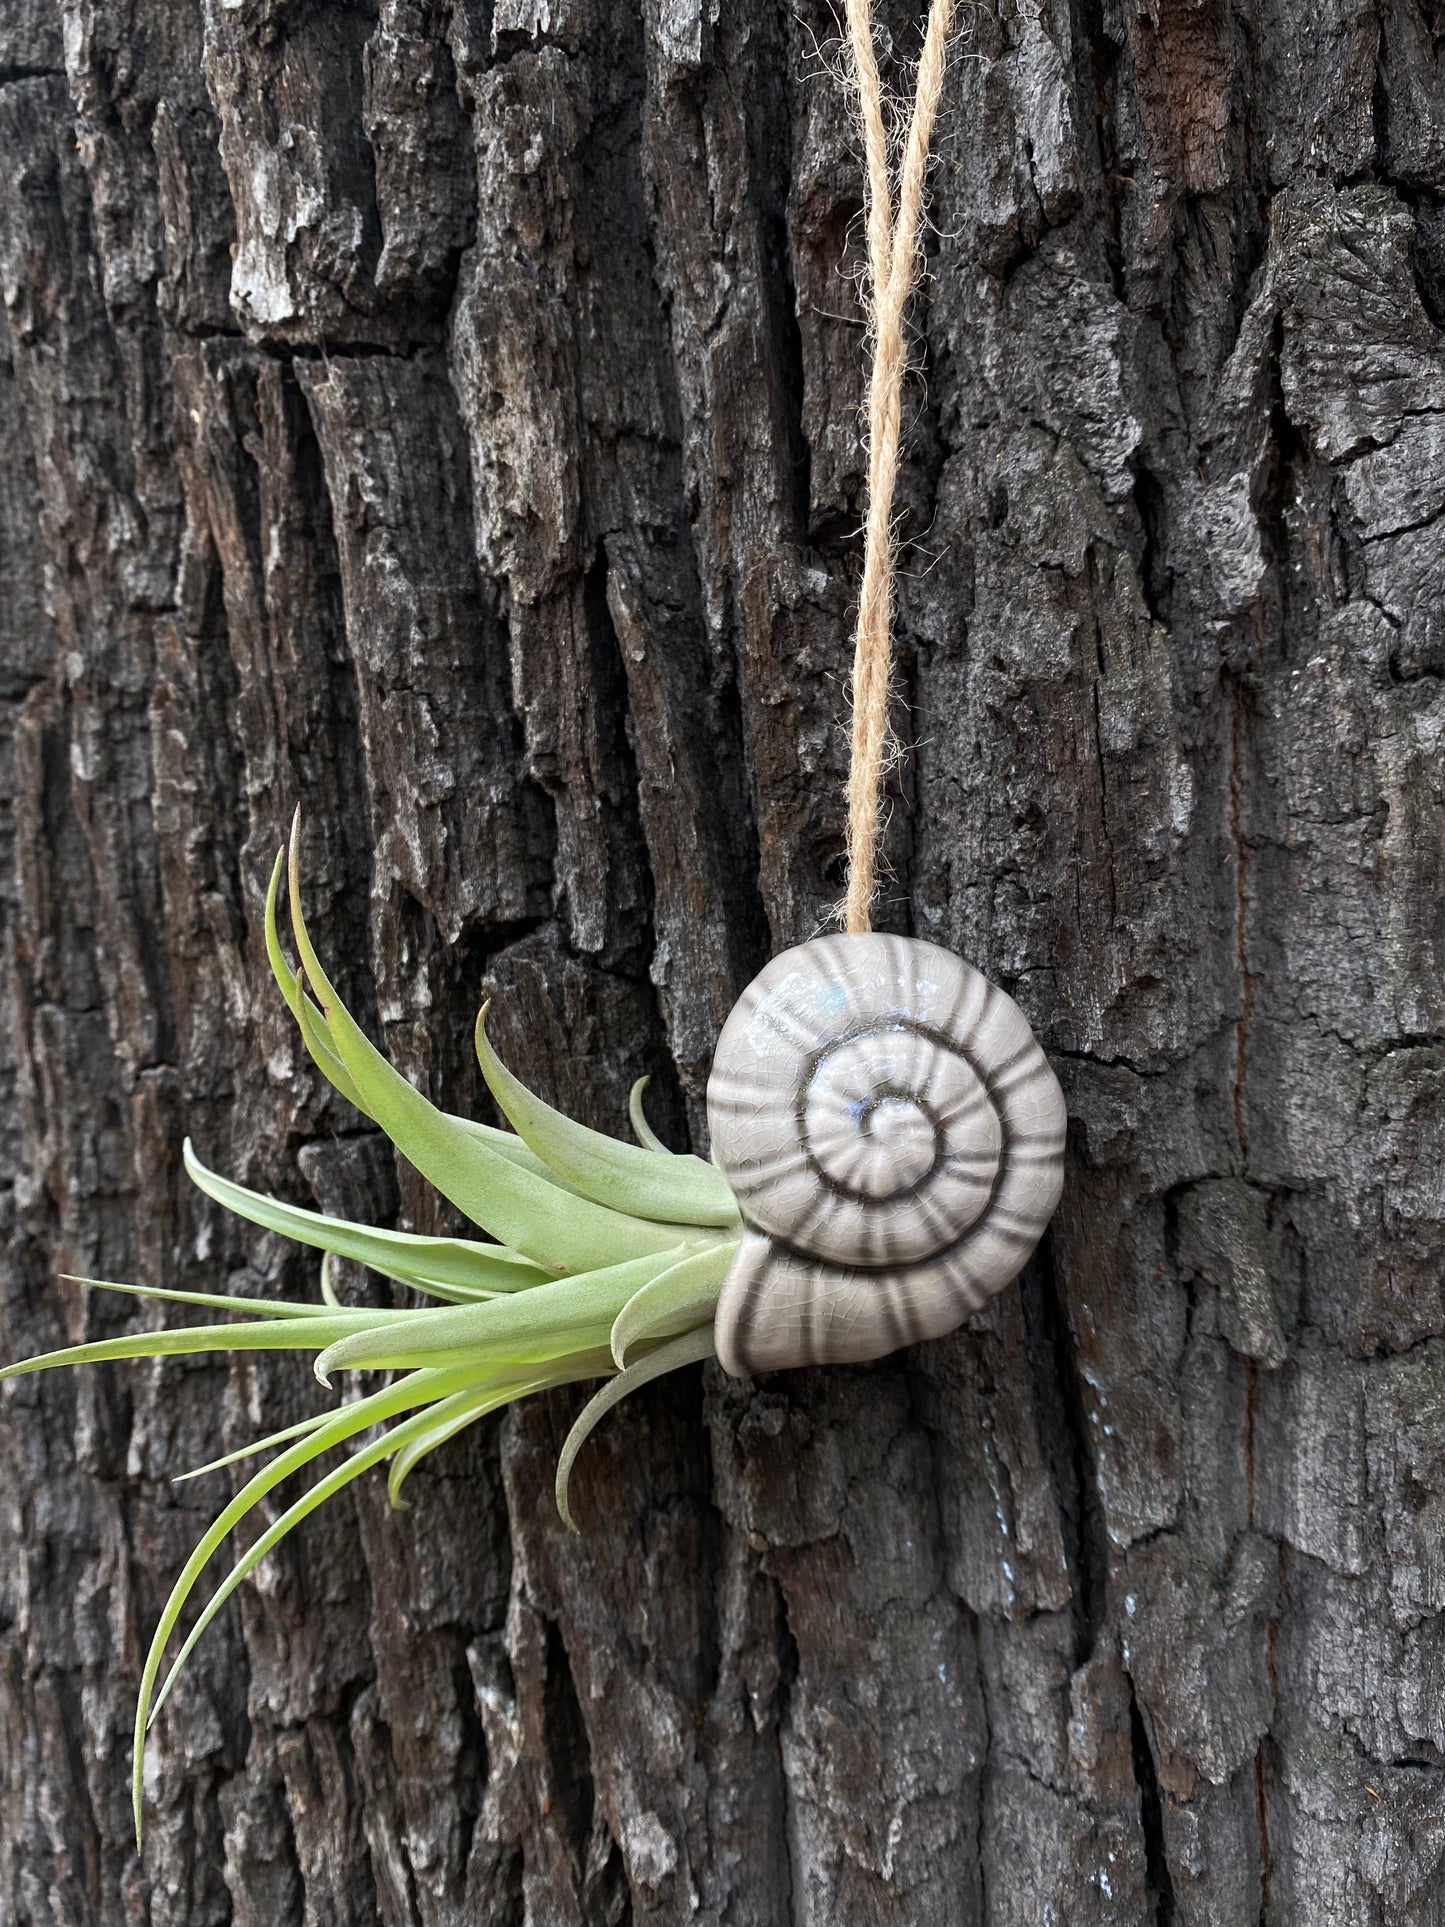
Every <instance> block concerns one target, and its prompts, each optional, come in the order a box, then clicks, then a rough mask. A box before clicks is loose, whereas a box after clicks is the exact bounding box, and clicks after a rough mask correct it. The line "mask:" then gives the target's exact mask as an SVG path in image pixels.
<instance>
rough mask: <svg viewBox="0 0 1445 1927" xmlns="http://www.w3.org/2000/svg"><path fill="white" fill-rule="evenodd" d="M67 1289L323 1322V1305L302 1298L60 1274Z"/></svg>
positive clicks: (260, 1316)
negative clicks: (178, 1288)
mask: <svg viewBox="0 0 1445 1927" xmlns="http://www.w3.org/2000/svg"><path fill="white" fill-rule="evenodd" d="M60 1276H61V1279H62V1281H63V1282H64V1283H65V1284H67V1285H84V1286H85V1288H86V1290H87V1291H119V1292H123V1293H124V1294H125V1296H126V1297H127V1298H159V1299H161V1300H163V1301H164V1302H165V1303H166V1304H170V1305H201V1306H204V1307H205V1308H206V1309H207V1310H214V1311H244V1312H251V1313H253V1314H254V1315H255V1316H256V1317H257V1318H324V1317H325V1316H326V1307H325V1305H311V1304H308V1303H307V1302H306V1300H305V1299H303V1298H238V1297H235V1296H234V1295H232V1294H231V1293H230V1292H224V1291H175V1290H173V1289H172V1288H171V1287H170V1286H168V1285H123V1284H120V1283H119V1282H118V1281H117V1280H115V1279H113V1278H78V1277H77V1276H76V1275H75V1273H74V1272H71V1271H63V1272H62V1273H61V1274H60Z"/></svg>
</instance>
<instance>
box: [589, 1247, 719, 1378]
mask: <svg viewBox="0 0 1445 1927" xmlns="http://www.w3.org/2000/svg"><path fill="white" fill-rule="evenodd" d="M736 1251H737V1246H736V1245H735V1244H726V1245H715V1246H714V1247H713V1248H712V1249H711V1250H709V1251H702V1252H698V1253H697V1254H696V1255H695V1256H693V1257H690V1258H684V1259H683V1260H682V1262H681V1263H680V1264H676V1265H673V1266H672V1268H671V1269H670V1270H668V1271H665V1272H663V1274H662V1276H661V1277H660V1278H654V1279H653V1280H652V1281H651V1283H649V1284H646V1285H643V1286H641V1287H640V1288H639V1289H638V1290H637V1291H635V1292H634V1293H633V1295H632V1296H631V1297H630V1298H629V1299H628V1301H627V1303H626V1304H625V1305H624V1306H623V1307H622V1309H621V1311H620V1312H618V1314H617V1316H616V1318H615V1319H614V1320H613V1321H612V1330H611V1332H610V1334H609V1337H608V1343H609V1345H610V1347H611V1351H612V1357H613V1360H614V1362H615V1364H616V1366H617V1369H618V1371H625V1370H626V1368H627V1354H628V1352H629V1351H631V1349H632V1347H633V1346H634V1345H639V1344H654V1343H656V1342H657V1341H658V1340H659V1339H663V1338H676V1337H678V1336H680V1335H681V1334H682V1333H683V1332H690V1331H693V1330H695V1329H696V1328H697V1327H698V1326H699V1325H707V1326H709V1327H711V1325H712V1321H713V1315H714V1313H715V1312H716V1310H717V1301H718V1293H719V1292H720V1291H721V1290H722V1284H723V1280H724V1279H725V1278H726V1277H727V1275H728V1268H729V1267H730V1265H731V1264H732V1261H733V1256H734V1254H735V1253H736Z"/></svg>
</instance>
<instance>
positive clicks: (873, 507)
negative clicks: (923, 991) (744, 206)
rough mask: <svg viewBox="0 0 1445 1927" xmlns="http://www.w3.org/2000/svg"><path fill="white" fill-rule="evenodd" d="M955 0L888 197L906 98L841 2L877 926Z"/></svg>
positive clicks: (933, 37) (866, 840) (864, 732)
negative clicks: (932, 219) (858, 162)
mask: <svg viewBox="0 0 1445 1927" xmlns="http://www.w3.org/2000/svg"><path fill="white" fill-rule="evenodd" d="M956 5H957V0H931V4H930V6H929V9H928V26H927V28H926V30H925V32H924V36H923V54H922V57H921V58H920V60H919V63H918V78H917V82H916V84H915V88H914V95H913V111H912V113H911V114H910V116H909V119H908V127H907V132H906V135H905V136H904V138H903V143H902V154H901V157H900V160H899V164H898V185H897V193H896V196H895V192H894V185H893V173H892V168H891V166H890V148H891V146H892V145H893V139H892V138H891V136H893V135H894V133H895V130H898V131H901V129H902V107H903V103H902V102H901V101H896V100H894V99H892V98H891V97H890V96H889V95H888V94H887V93H886V92H885V90H884V87H883V84H882V82H881V81H880V79H879V76H878V58H877V54H876V51H875V49H874V45H873V16H872V8H871V4H870V0H847V15H848V45H849V51H850V54H851V57H852V65H853V79H854V83H855V85H856V87H857V90H858V110H859V118H860V120H861V122H862V128H863V151H864V157H865V160H866V163H867V166H866V172H865V182H866V193H865V207H866V210H867V235H868V276H867V280H868V291H867V300H866V303H865V306H866V308H867V312H868V320H869V324H870V332H871V334H872V339H873V363H872V368H871V370H870V372H869V378H868V430H867V433H868V447H867V453H868V520H867V525H866V529H865V534H864V545H863V587H862V591H861V594H860V597H859V602H858V632H857V640H856V643H855V646H854V652H853V743H852V752H851V756H850V760H849V766H848V895H847V898H846V900H845V904H844V921H845V927H846V928H847V929H848V930H849V931H850V932H857V931H865V930H869V929H871V928H872V916H873V901H874V898H875V896H876V895H877V892H878V868H879V854H878V851H879V843H880V841H881V838H882V833H883V778H884V774H885V772H886V770H887V767H888V763H889V760H890V755H891V749H892V741H891V734H890V730H889V723H888V693H889V679H890V675H891V671H892V654H893V571H894V561H895V542H894V532H893V491H894V486H895V484H896V482H897V479H898V438H899V429H900V423H901V418H902V407H903V375H904V370H905V368H906V366H907V359H908V358H907V354H906V351H905V348H904V342H903V317H904V312H905V310H906V308H907V306H908V297H909V296H910V295H911V294H912V292H913V287H914V283H915V282H916V280H917V278H918V262H919V255H920V245H919V243H920V239H921V228H922V220H923V196H924V187H925V184H926V180H927V174H928V149H929V144H930V142H931V141H932V138H933V124H934V121H935V120H936V119H937V116H938V101H939V96H940V94H941V93H942V91H943V75H944V68H945V65H946V61H947V50H948V35H949V31H950V29H951V27H952V25H953V16H954V11H955V8H956Z"/></svg>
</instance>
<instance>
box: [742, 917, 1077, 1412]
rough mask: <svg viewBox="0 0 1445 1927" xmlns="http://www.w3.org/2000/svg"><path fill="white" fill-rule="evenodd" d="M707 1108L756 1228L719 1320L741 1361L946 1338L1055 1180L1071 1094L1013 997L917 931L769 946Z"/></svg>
mask: <svg viewBox="0 0 1445 1927" xmlns="http://www.w3.org/2000/svg"><path fill="white" fill-rule="evenodd" d="M707 1114H708V1126H709V1129H710V1131H711V1134H712V1155H713V1160H714V1162H715V1163H716V1164H717V1165H718V1167H719V1169H720V1170H721V1171H722V1173H723V1175H724V1176H725V1177H726V1179H727V1181H728V1183H729V1184H730V1185H731V1186H732V1188H733V1191H734V1193H735V1194H736V1196H737V1199H738V1203H739V1205H740V1207H741V1209H742V1214H743V1218H744V1221H745V1224H746V1226H747V1229H746V1231H745V1233H744V1236H743V1240H742V1243H741V1245H740V1246H739V1249H738V1254H737V1257H736V1259H735V1261H734V1263H733V1266H732V1269H731V1271H730V1272H729V1273H728V1277H727V1281H726V1283H725V1284H724V1286H723V1289H722V1295H721V1298H720V1300H719V1303H718V1310H717V1316H716V1320H715V1336H716V1341H717V1350H718V1357H719V1359H720V1361H721V1363H722V1365H723V1367H724V1369H725V1370H726V1371H729V1372H731V1373H733V1374H735V1375H738V1376H741V1375H742V1374H744V1373H747V1372H758V1371H776V1370H778V1369H780V1368H782V1367H785V1366H790V1365H821V1364H837V1363H843V1362H846V1361H849V1360H854V1361H856V1360H860V1359H868V1358H880V1357H882V1356H883V1355H884V1353H886V1352H891V1351H894V1350H896V1349H897V1348H898V1347H899V1346H900V1345H912V1344H916V1343H917V1342H918V1341H919V1340H921V1339H925V1338H938V1337H941V1336H942V1334H943V1333H945V1332H948V1331H951V1330H952V1329H953V1328H954V1326H955V1325H958V1324H960V1323H961V1322H962V1320H963V1319H965V1318H966V1317H967V1316H968V1315H969V1313H970V1312H972V1311H976V1310H977V1309H978V1307H979V1306H980V1305H981V1304H983V1303H984V1301H985V1300H986V1299H988V1298H990V1297H992V1296H993V1294H994V1293H995V1292H997V1291H1000V1290H1002V1288H1003V1287H1004V1286H1005V1285H1006V1284H1008V1282H1009V1281H1010V1279H1012V1278H1014V1277H1016V1276H1017V1274H1018V1273H1019V1271H1020V1270H1021V1269H1022V1268H1023V1265H1024V1262H1025V1260H1026V1259H1027V1258H1028V1255H1029V1253H1030V1252H1031V1251H1032V1250H1033V1248H1034V1246H1035V1245H1036V1244H1037V1243H1038V1241H1039V1238H1040V1237H1041V1236H1042V1234H1043V1231H1044V1227H1045V1226H1046V1225H1047V1224H1048V1221H1049V1219H1050V1218H1051V1217H1052V1216H1053V1212H1054V1207H1055V1206H1056V1205H1057V1204H1058V1201H1059V1192H1060V1190H1061V1188H1062V1185H1063V1154H1064V1127H1065V1116H1064V1098H1063V1093H1062V1091H1061V1090H1060V1089H1059V1084H1058V1079H1057V1078H1056V1077H1055V1076H1054V1074H1053V1072H1052V1071H1051V1070H1050V1069H1049V1066H1048V1063H1047V1061H1046V1060H1045V1058H1044V1054H1043V1052H1042V1051H1041V1050H1040V1049H1039V1046H1038V1044H1037V1043H1036V1042H1035V1040H1034V1035H1033V1032H1032V1031H1031V1030H1030V1029H1029V1026H1028V1021H1027V1019H1026V1018H1025V1017H1024V1015H1023V1012H1022V1011H1021V1010H1020V1009H1019V1007H1018V1005H1017V1004H1016V1003H1014V1001H1013V999H1012V998H1011V997H1009V996H1007V995H1005V993H1004V992H1003V991H1001V990H1000V989H998V987H997V986H996V985H994V984H991V983H990V982H989V981H988V979H987V978H986V977H983V976H981V975H980V974H979V972H978V971H976V970H974V969H973V968H972V967H971V966H970V965H968V964H966V963H964V962H963V961H962V960H961V959H960V958H958V957H955V956H953V955H952V954H951V953H950V952H949V951H947V950H942V949H940V948H939V947H938V945H937V944H931V943H922V942H919V941H918V940H916V939H913V938H909V937H890V936H881V935H876V934H874V935H867V936H830V937H819V938H817V939H816V940H815V941H814V942H812V943H805V944H800V945H799V946H798V947H797V948H796V949H793V950H787V951H784V952H783V954H782V955H781V956H779V957H775V958H774V959H773V961H772V962H771V963H770V964H768V966H767V967H766V969H764V970H763V971H762V972H761V973H760V975H759V976H757V977H756V978H755V979H754V980H753V982H752V983H751V984H750V985H749V986H748V988H747V990H745V991H744V993H743V995H742V997H741V998H740V999H739V1000H738V1003H737V1005H736V1006H735V1008H734V1009H733V1011H732V1013H731V1014H730V1016H729V1017H728V1020H727V1022H726V1024H725V1025H724V1026H723V1031H722V1036H721V1037H720V1038H719V1040H718V1047H717V1052H716V1054H715V1056H714V1058H713V1067H712V1075H711V1077H710V1078H709V1080H708V1087H707Z"/></svg>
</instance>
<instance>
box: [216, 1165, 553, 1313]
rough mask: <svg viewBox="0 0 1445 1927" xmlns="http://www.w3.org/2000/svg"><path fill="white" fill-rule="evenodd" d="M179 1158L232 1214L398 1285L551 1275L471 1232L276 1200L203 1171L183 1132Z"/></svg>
mask: <svg viewBox="0 0 1445 1927" xmlns="http://www.w3.org/2000/svg"><path fill="white" fill-rule="evenodd" d="M183 1156H184V1157H185V1161H186V1170H187V1171H188V1172H189V1174H190V1177H191V1182H192V1183H193V1184H195V1185H197V1186H199V1188H200V1189H201V1190H202V1191H204V1192H205V1194H206V1196H207V1197H208V1198H214V1200H215V1201H216V1203H217V1204H220V1205H224V1206H225V1208H226V1210H227V1211H233V1212H234V1213H235V1214H236V1216H237V1217H238V1218H247V1219H249V1220H250V1222H251V1223H252V1224H259V1225H261V1226H263V1227H264V1228H265V1229H266V1230H267V1231H276V1232H279V1233H280V1234H281V1236H282V1237H283V1238H294V1239H295V1241H296V1242H297V1244H303V1245H311V1246H312V1247H313V1248H314V1249H318V1250H321V1251H334V1252H335V1253H336V1255H337V1257H338V1258H354V1259H355V1260H356V1261H357V1262H358V1263H359V1264H363V1265H370V1266H371V1268H372V1270H373V1271H380V1272H384V1273H386V1275H387V1276H389V1277H392V1278H396V1279H399V1280H400V1281H401V1283H403V1284H417V1285H420V1287H421V1288H422V1289H423V1290H425V1289H426V1288H427V1286H428V1285H431V1284H442V1285H455V1286H457V1287H459V1288H460V1289H462V1290H468V1291H486V1292H498V1291H521V1290H523V1289H524V1288H525V1287H526V1286H528V1285H535V1284H539V1283H541V1282H542V1281H543V1280H544V1279H546V1278H548V1277H550V1276H554V1275H555V1274H554V1273H550V1272H548V1271H546V1270H544V1269H543V1267H542V1266H540V1265H537V1264H534V1263H533V1262H532V1261H531V1260H530V1259H528V1258H523V1257H521V1256H520V1255H519V1254H518V1253H517V1252H515V1251H511V1250H509V1249H508V1248H507V1246H506V1245H486V1244H479V1243H477V1242H476V1241H475V1240H474V1239H470V1238H426V1237H422V1236H421V1235H419V1234H418V1233H417V1232H414V1231H382V1230H379V1229H378V1228H377V1227H376V1226H375V1225H369V1224H353V1223H351V1222H350V1221H349V1220H348V1219H346V1218H328V1217H326V1216H325V1215H324V1214H323V1213H321V1212H319V1211H307V1210H304V1209H303V1208H302V1207H301V1206H300V1205H296V1204H283V1203H282V1201H281V1200H280V1199H279V1198H268V1197H266V1196H265V1195H264V1193H262V1192H260V1191H250V1190H248V1189H247V1188H246V1186H245V1185H243V1184H237V1183H235V1182H234V1181H233V1180H232V1179H230V1178H223V1177H219V1176H218V1175H217V1174H216V1173H215V1172H214V1171H209V1170H207V1168H206V1166H205V1165H204V1164H202V1163H201V1161H200V1159H199V1158H198V1157H197V1156H196V1153H195V1150H194V1148H193V1146H192V1144H191V1140H190V1139H189V1138H187V1139H186V1142H185V1145H184V1147H183Z"/></svg>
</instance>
